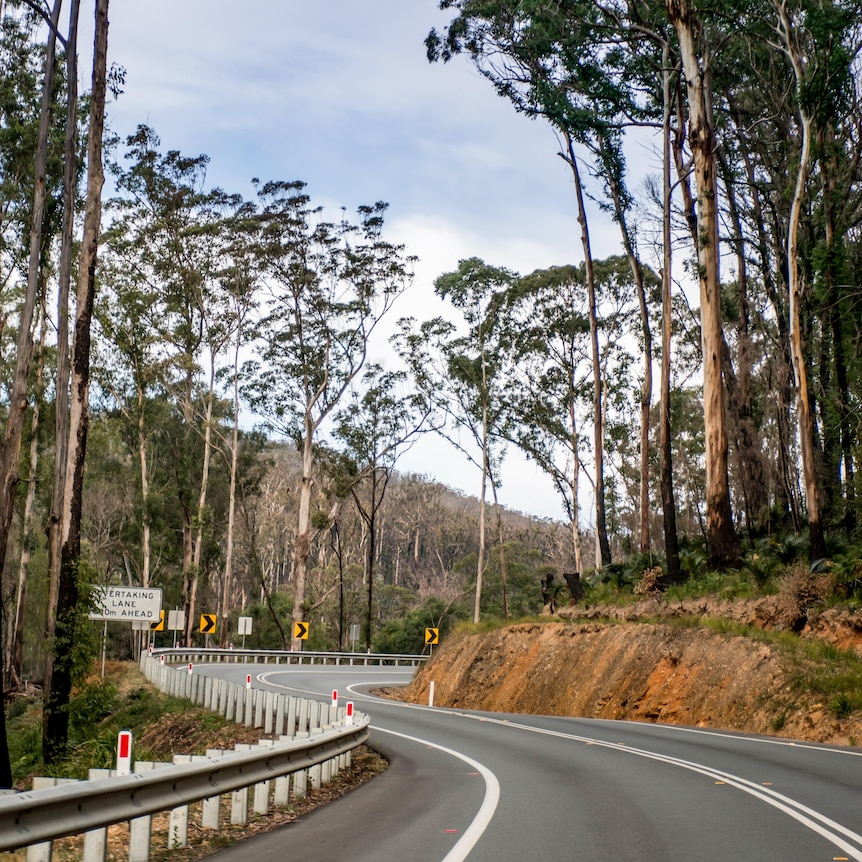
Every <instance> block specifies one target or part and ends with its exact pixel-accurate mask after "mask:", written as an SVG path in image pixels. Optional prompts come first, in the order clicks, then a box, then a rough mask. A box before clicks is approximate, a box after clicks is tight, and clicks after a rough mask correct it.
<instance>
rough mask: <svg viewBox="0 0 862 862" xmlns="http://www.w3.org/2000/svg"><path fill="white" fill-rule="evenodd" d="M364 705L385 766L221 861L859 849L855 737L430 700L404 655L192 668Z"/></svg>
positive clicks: (710, 859)
mask: <svg viewBox="0 0 862 862" xmlns="http://www.w3.org/2000/svg"><path fill="white" fill-rule="evenodd" d="M200 671H201V672H203V673H207V672H208V673H211V674H213V675H216V674H217V675H227V676H230V678H234V676H235V677H236V681H241V680H244V678H245V674H246V673H248V672H251V673H252V675H253V676H254V677H255V684H256V685H258V686H262V687H273V688H277V689H279V690H282V691H289V692H291V693H297V694H302V695H304V696H314V697H318V698H320V699H323V700H327V701H328V700H329V699H330V697H331V693H332V689H337V690H338V692H339V697H340V700H341V701H342V702H343V701H345V700H352V701H353V702H354V704H355V705H356V709H357V710H361V711H363V712H366V713H368V714H369V715H370V716H371V722H372V734H371V741H370V744H371V745H372V747H374V748H375V749H376V750H378V751H380V752H381V753H382V754H383V755H385V756H386V757H387V758H388V759H389V761H390V764H391V765H390V768H389V769H388V770H387V771H386V772H385V773H383V774H382V775H380V776H378V777H376V778H375V779H374V780H373V781H371V782H370V783H369V784H367V785H365V786H363V787H362V788H359V789H358V790H356V791H354V792H351V793H349V794H347V795H346V796H345V797H343V798H342V799H340V800H338V801H336V802H334V803H331V804H329V805H327V806H324V807H323V808H320V809H318V810H316V811H314V812H312V813H311V814H309V815H306V816H305V817H303V819H302V820H301V821H300V822H298V823H295V824H291V825H290V826H288V827H285V828H284V829H282V830H279V831H276V832H274V833H269V834H268V835H261V836H256V837H254V838H250V839H248V840H247V841H243V842H242V843H241V844H239V845H237V846H235V847H232V848H230V849H228V850H224V851H220V852H219V853H218V854H217V856H216V857H214V859H216V860H218V862H268V860H270V859H271V860H274V862H275V860H278V862H281V860H283V859H285V858H287V857H288V856H289V858H291V859H296V860H301V862H330V860H331V862H335V860H351V862H458V860H463V859H467V858H469V859H470V862H508V860H522V859H527V860H552V859H553V860H577V862H608V860H613V862H629V860H630V862H698V860H702V862H724V860H727V862H749V860H750V862H754V860H757V862H835V860H855V862H862V750H859V749H849V748H838V747H828V746H821V745H814V744H808V743H801V742H796V743H794V742H790V741H787V740H779V739H774V738H768V737H754V736H742V735H739V734H733V733H726V732H719V731H708V730H701V729H694V728H681V727H671V726H665V725H651V724H637V723H631V722H616V721H600V720H589V719H574V718H553V717H547V716H525V715H503V714H498V713H479V712H467V711H462V710H448V709H432V708H429V707H423V706H415V705H408V704H401V703H396V702H392V701H387V700H382V699H380V698H375V697H372V696H371V695H369V694H368V692H369V690H371V689H374V688H376V687H380V686H384V685H399V684H403V683H406V682H408V681H409V679H410V677H411V675H412V672H411V671H409V670H405V669H403V668H392V667H368V668H360V667H354V668H344V667H319V666H318V667H314V666H297V667H295V668H279V669H273V666H272V665H257V666H252V665H246V666H239V667H237V666H233V667H232V668H227V667H226V666H224V665H212V666H209V667H208V668H205V667H203V666H200Z"/></svg>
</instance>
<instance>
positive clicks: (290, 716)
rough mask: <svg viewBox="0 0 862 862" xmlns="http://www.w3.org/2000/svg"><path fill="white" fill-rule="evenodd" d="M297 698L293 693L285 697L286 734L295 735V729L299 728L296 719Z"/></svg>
mask: <svg viewBox="0 0 862 862" xmlns="http://www.w3.org/2000/svg"><path fill="white" fill-rule="evenodd" d="M297 701H298V698H297V697H296V696H295V695H292V694H290V695H288V697H287V728H286V729H285V733H286V734H287V735H288V736H296V731H297V730H298V729H299V728H298V727H297V723H296V722H297V719H296V712H297V706H298V703H297Z"/></svg>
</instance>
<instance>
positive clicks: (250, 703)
mask: <svg viewBox="0 0 862 862" xmlns="http://www.w3.org/2000/svg"><path fill="white" fill-rule="evenodd" d="M255 691H256V689H253V688H250V689H248V690H247V691H246V692H245V720H244V721H243V724H244V725H245V726H246V727H252V725H253V724H254V693H255ZM238 720H239V709H237V721H238Z"/></svg>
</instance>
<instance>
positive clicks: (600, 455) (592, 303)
mask: <svg viewBox="0 0 862 862" xmlns="http://www.w3.org/2000/svg"><path fill="white" fill-rule="evenodd" d="M568 148H569V149H568V159H567V161H568V162H569V166H570V167H571V169H572V177H573V179H574V182H575V197H576V198H577V202H578V224H579V225H580V226H581V242H582V244H583V247H584V270H585V276H586V282H587V295H588V303H589V316H590V345H591V349H592V363H593V448H594V450H595V452H594V455H595V469H596V483H595V495H596V568H597V569H600V568H602V567H603V566H609V565H610V564H611V546H610V542H609V541H608V527H607V520H606V518H605V467H604V455H605V443H604V441H605V434H604V413H603V411H602V372H601V365H600V361H599V327H598V320H597V319H596V280H595V277H594V275H593V254H592V249H591V247H590V232H589V225H588V223H587V211H586V207H585V206H584V190H583V186H582V185H581V173H580V170H579V169H578V162H577V159H576V158H575V150H574V145H573V143H572V138H571V136H569V137H568Z"/></svg>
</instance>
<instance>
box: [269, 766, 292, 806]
mask: <svg viewBox="0 0 862 862" xmlns="http://www.w3.org/2000/svg"><path fill="white" fill-rule="evenodd" d="M272 804H273V805H275V806H277V807H279V808H285V807H287V806H288V805H289V804H290V775H289V774H288V775H279V776H278V778H276V779H275V787H274V788H273V791H272Z"/></svg>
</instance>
